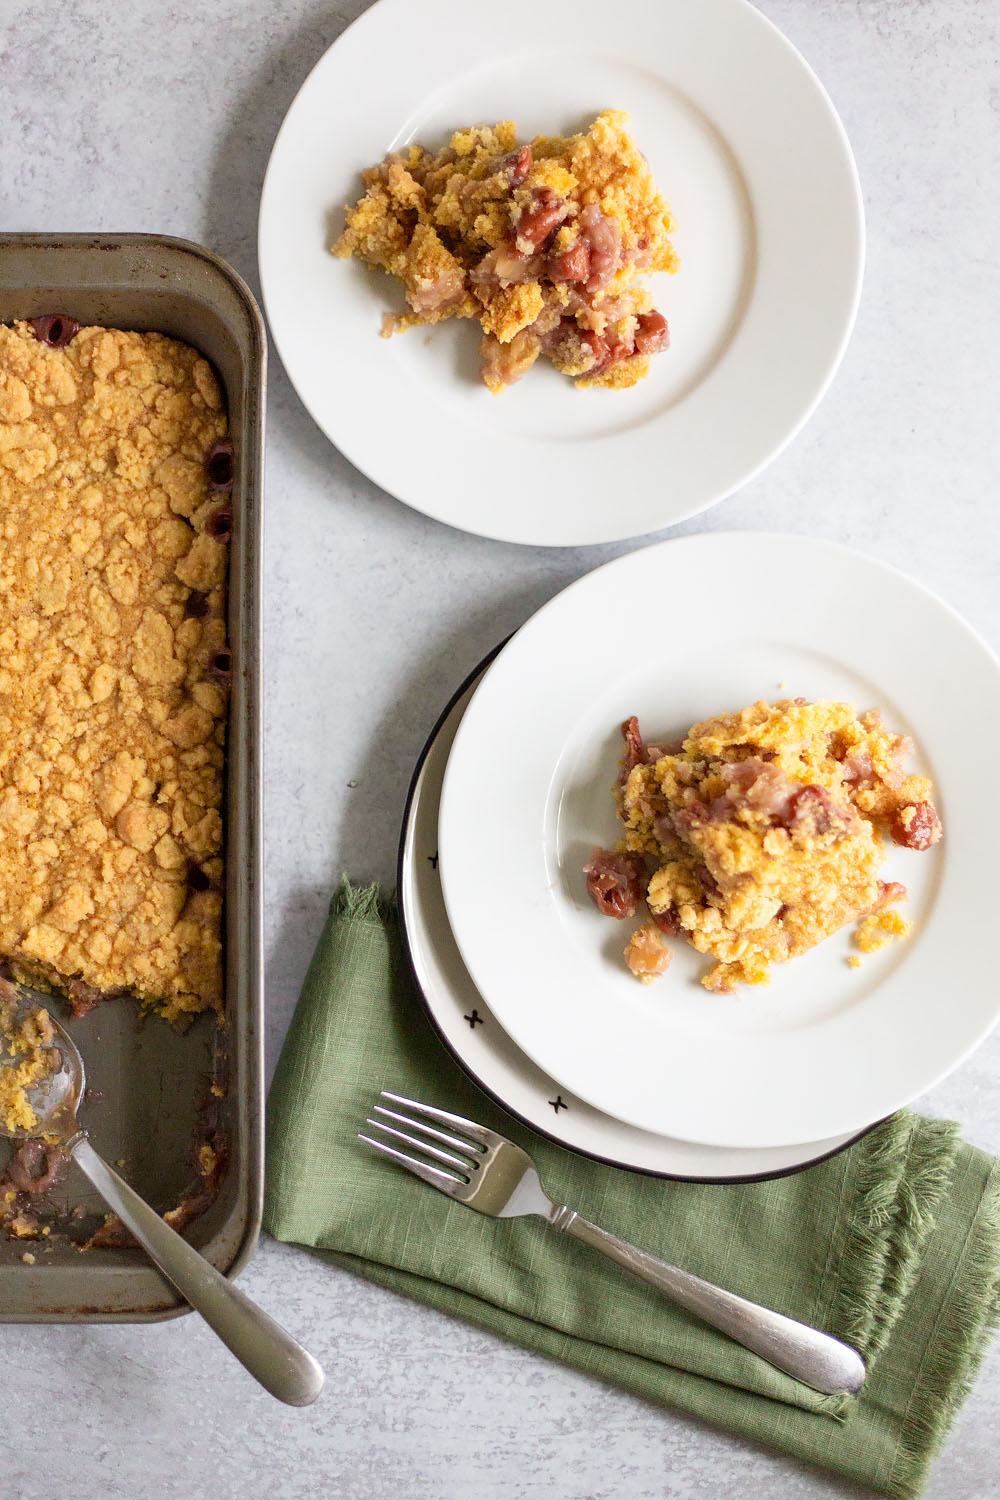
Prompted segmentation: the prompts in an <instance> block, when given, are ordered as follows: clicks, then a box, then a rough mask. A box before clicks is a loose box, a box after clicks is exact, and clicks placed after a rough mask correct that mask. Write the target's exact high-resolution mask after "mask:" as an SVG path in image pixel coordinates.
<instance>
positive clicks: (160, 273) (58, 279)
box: [0, 234, 266, 1322]
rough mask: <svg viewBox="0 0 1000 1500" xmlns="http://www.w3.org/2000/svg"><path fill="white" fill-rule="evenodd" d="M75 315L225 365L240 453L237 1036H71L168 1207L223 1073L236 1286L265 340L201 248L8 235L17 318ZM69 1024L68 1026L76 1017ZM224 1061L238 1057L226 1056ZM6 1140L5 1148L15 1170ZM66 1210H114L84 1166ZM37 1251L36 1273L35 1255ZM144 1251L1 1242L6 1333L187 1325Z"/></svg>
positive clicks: (232, 282) (102, 1134)
mask: <svg viewBox="0 0 1000 1500" xmlns="http://www.w3.org/2000/svg"><path fill="white" fill-rule="evenodd" d="M44 313H68V314H70V315H71V316H72V317H74V318H77V319H78V320H79V321H80V323H81V324H103V325H104V326H106V327H111V328H127V329H138V330H141V331H156V332H159V333H165V334H169V335H171V336H172V337H174V338H178V339H183V340H184V342H185V343H188V344H191V345H193V346H194V347H195V348H196V349H198V350H200V351H201V353H202V354H204V355H205V356H206V358H207V359H208V360H209V361H210V362H211V364H212V366H213V367H214V369H215V372H216V374H217V375H218V376H219V378H220V380H221V383H222V386H223V389H224V391H225V395H226V402H227V407H228V413H229V424H230V432H231V434H232V438H233V444H234V447H235V454H236V465H237V473H236V482H235V484H234V486H233V512H234V532H233V540H232V544H231V548H230V564H229V640H230V644H231V646H232V648H233V654H234V670H233V684H232V694H231V698H230V705H229V728H228V737H227V755H226V791H225V820H226V893H225V915H224V924H225V997H226V1021H225V1026H224V1027H222V1028H217V1027H216V1025H215V1021H214V1019H213V1018H211V1017H209V1016H201V1017H199V1018H198V1020H197V1021H196V1022H195V1024H194V1025H193V1026H192V1027H191V1029H190V1031H189V1032H188V1033H187V1034H186V1035H185V1036H178V1034H177V1033H176V1032H175V1031H174V1030H173V1028H172V1027H170V1026H168V1025H167V1024H166V1023H165V1022H163V1021H162V1020H160V1019H159V1018H158V1017H156V1016H145V1017H144V1016H142V1015H141V1014H140V1012H139V1007H138V1006H137V1005H136V1004H134V1003H133V1002H130V1001H128V1000H118V1001H107V1002H105V1003H104V1004H103V1005H99V1006H98V1007H97V1009H96V1010H94V1011H92V1012H91V1014H90V1015H88V1016H85V1017H83V1018H82V1019H81V1020H78V1021H73V1022H72V1032H73V1035H74V1037H75V1038H76V1041H77V1044H78V1045H79V1047H80V1049H81V1051H82V1052H83V1055H84V1060H85V1063H86V1067H87V1082H88V1092H87V1098H86V1101H85V1104H84V1107H83V1109H82V1110H81V1116H80V1118H81V1121H82V1123H83V1124H84V1125H85V1126H86V1127H87V1129H88V1130H89V1131H90V1132H91V1136H92V1139H93V1142H94V1145H95V1147H96V1148H97V1150H98V1151H100V1152H101V1153H102V1155H104V1156H105V1157H106V1158H107V1159H108V1160H109V1161H110V1162H112V1163H116V1162H117V1163H121V1164H122V1165H121V1168H120V1169H121V1170H122V1172H123V1175H124V1176H125V1177H127V1178H128V1180H129V1181H130V1182H131V1183H132V1184H133V1186H134V1187H136V1188H137V1189H138V1191H139V1192H141V1193H142V1194H143V1195H144V1196H145V1197H147V1198H148V1199H149V1200H150V1201H151V1202H153V1203H154V1204H155V1205H156V1206H157V1207H159V1208H161V1209H162V1208H166V1207H168V1206H170V1205H171V1204H173V1203H175V1202H176V1201H177V1200H178V1198H179V1197H180V1195H181V1194H182V1193H183V1191H184V1189H185V1187H186V1186H187V1185H188V1184H189V1182H190V1180H191V1176H192V1138H193V1132H194V1128H195V1125H196V1122H197V1117H198V1109H199V1104H200V1102H201V1101H202V1100H203V1099H204V1097H205V1093H206V1089H207V1085H208V1081H209V1079H210V1076H211V1074H212V1070H213V1065H215V1066H216V1067H217V1070H218V1064H219V1062H220V1061H221V1072H222V1076H223V1077H224V1079H225V1082H226V1090H227V1091H226V1095H225V1098H224V1100H223V1101H222V1106H221V1123H222V1128H223V1131H224V1135H225V1139H226V1142H227V1148H228V1160H227V1165H226V1168H225V1171H224V1173H223V1176H222V1180H221V1186H220V1190H219V1194H218V1197H217V1199H216V1200H215V1202H214V1203H213V1204H212V1205H211V1207H209V1208H208V1209H207V1210H206V1211H205V1212H204V1213H203V1214H202V1215H201V1216H200V1217H199V1218H197V1219H195V1220H194V1221H193V1222H192V1224H191V1225H190V1227H189V1229H188V1230H187V1231H186V1235H187V1237H188V1238H189V1239H190V1240H191V1242H192V1243H193V1244H195V1245H197V1246H198V1248H199V1249H200V1250H201V1251H202V1252H203V1253H204V1254H205V1255H206V1256H207V1257H208V1259H209V1260H210V1261H211V1262H212V1264H213V1265H215V1266H217V1267H218V1268H219V1270H221V1271H223V1272H225V1273H227V1274H230V1275H232V1274H235V1272H236V1271H238V1270H239V1269H240V1267H241V1266H243V1265H244V1264H245V1263H246V1261H247V1260H248V1259H249V1257H250V1255H251V1254H252V1253H253V1249H254V1246H255V1244H256V1241H257V1234H258V1230H259V1226H260V1214H261V1200H262V1194H263V1154H262V1131H263V1095H262V1088H263V1084H262V1080H263V1061H262V1030H263V1028H262V1015H261V1004H262V1000H261V994H262V983H261V973H262V964H261V912H260V906H261V795H260V776H261V746H260V734H261V726H260V614H259V611H260V602H259V601H260V557H261V547H260V529H261V499H262V496H261V489H262V479H263V443H264V390H265V365H266V340H265V334H264V325H263V321H262V319H261V315H260V312H259V310H258V308H257V305H256V303H255V302H254V299H253V297H252V295H251V293H250V291H249V289H248V288H247V286H246V285H245V283H244V282H243V281H242V280H241V279H240V278H239V276H237V275H236V273H235V272H234V271H233V270H232V269H231V268H230V267H229V266H227V265H226V263H225V262H224V261H222V260H220V259H219V258H218V257H217V256H215V255H213V254H212V253H211V252H210V251H208V250H205V249H203V248H202V247H201V246H199V245H194V244H191V243H190V242H189V241H186V240H179V239H172V238H166V237H161V236H156V235H144V234H126V235H100V236H91V235H79V234H71V235H36V234H15V235H4V236H0V322H11V321H13V320H15V319H18V318H33V317H38V316H40V315H42V314H44ZM57 1013H58V1014H60V1015H64V1011H63V1009H62V1008H61V1007H57ZM217 1054H221V1056H220V1057H217ZM6 1159H7V1143H6V1142H4V1141H0V1167H2V1164H3V1163H4V1162H5V1161H6ZM53 1200H54V1201H55V1202H57V1203H58V1204H59V1205H60V1208H61V1209H62V1210H63V1211H66V1212H68V1211H70V1210H71V1209H72V1208H74V1207H76V1206H78V1205H79V1206H80V1207H81V1208H83V1209H84V1210H85V1211H88V1212H96V1211H100V1204H99V1201H98V1200H97V1199H96V1198H95V1195H94V1194H93V1192H92V1190H91V1189H90V1188H89V1186H88V1184H87V1183H86V1180H85V1179H84V1177H83V1175H82V1174H81V1173H80V1172H78V1171H77V1169H76V1168H75V1167H74V1166H73V1165H72V1163H71V1164H70V1167H69V1170H68V1173H67V1176H66V1180H65V1183H64V1185H63V1187H62V1188H61V1189H57V1190H54V1193H53ZM26 1251H28V1252H29V1253H32V1254H34V1256H35V1264H34V1265H27V1264H25V1262H24V1261H23V1259H22V1257H23V1255H24V1253H25V1252H26ZM187 1310H188V1308H187V1305H186V1304H181V1303H179V1302H178V1299H177V1296H176V1293H175V1292H174V1291H173V1288H172V1287H171V1286H170V1284H169V1283H168V1282H167V1281H165V1280H164V1278H163V1277H161V1276H160V1274H159V1272H158V1271H156V1270H155V1269H154V1268H153V1267H152V1266H151V1265H150V1263H149V1261H148V1260H147V1258H146V1257H145V1255H144V1254H143V1253H142V1252H141V1251H139V1250H129V1249H121V1250H92V1251H86V1252H83V1253H81V1251H80V1250H79V1249H78V1248H76V1247H75V1246H74V1245H72V1244H70V1243H67V1242H65V1241H62V1240H60V1239H59V1237H58V1236H56V1237H55V1243H54V1244H53V1245H52V1247H51V1248H48V1246H47V1242H46V1241H30V1242H29V1241H25V1240H20V1241H17V1240H15V1241H7V1240H5V1239H0V1321H6V1322H142V1321H150V1320H154V1319H160V1318H166V1317H171V1316H174V1315H176V1314H177V1313H180V1312H184V1311H187Z"/></svg>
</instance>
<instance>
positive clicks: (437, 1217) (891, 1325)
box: [265, 881, 1000, 1496]
mask: <svg viewBox="0 0 1000 1500" xmlns="http://www.w3.org/2000/svg"><path fill="white" fill-rule="evenodd" d="M382 1088H387V1089H390V1090H392V1091H393V1092H395V1093H400V1094H405V1095H408V1096H410V1097H411V1098H415V1099H419V1100H422V1101H423V1102H425V1103H427V1104H435V1105H438V1106H440V1107H443V1108H445V1109H450V1110H453V1111H455V1112H457V1113H458V1114H464V1115H467V1116H468V1117H469V1118H471V1119H474V1120H479V1121H481V1122H482V1123H483V1124H486V1125H491V1126H493V1127H495V1128H496V1129H498V1130H500V1131H503V1132H504V1133H505V1134H506V1135H509V1136H510V1137H512V1138H513V1139H514V1140H516V1141H518V1142H520V1144H521V1145H523V1146H524V1147H525V1148H526V1149H527V1150H528V1151H529V1152H530V1153H531V1154H532V1156H533V1158H534V1160H535V1163H536V1165H537V1167H538V1170H539V1173H540V1175H541V1178H542V1182H543V1184H544V1186H545V1188H546V1190H547V1191H548V1193H549V1196H550V1197H552V1198H554V1199H555V1200H556V1201H557V1202H562V1203H568V1204H570V1206H571V1207H573V1208H575V1209H577V1210H579V1212H581V1213H583V1214H586V1215H587V1216H588V1217H589V1218H591V1219H594V1220H596V1221H597V1223H599V1224H601V1225H603V1226H604V1227H605V1228H607V1229H610V1230H612V1231H613V1232H614V1233H615V1234H618V1235H620V1236H622V1237H624V1238H625V1239H627V1240H631V1241H632V1242H633V1243H634V1244H637V1245H640V1246H642V1248H643V1249H646V1250H650V1251H653V1252H654V1253H655V1254H657V1255H660V1256H662V1257H664V1258H665V1259H666V1260H668V1261H672V1262H674V1263H675V1264H677V1265H680V1266H684V1267H685V1268H686V1269H688V1270H690V1271H694V1272H696V1273H697V1274H698V1275H699V1276H704V1277H706V1278H707V1279H708V1280H710V1281H713V1282H717V1283H718V1284H719V1285H721V1286H724V1287H728V1288H729V1289H730V1290H732V1291H734V1292H738V1293H740V1294H742V1295H743V1296H745V1297H750V1298H752V1299H753V1300H754V1301H755V1302H761V1303H764V1304H765V1305H766V1306H768V1307H773V1308H776V1309H777V1310H778V1311H780V1312H783V1313H787V1314H789V1315H790V1316H791V1317H794V1318H799V1319H801V1320H802V1321H804V1322H806V1323H810V1324H812V1325H814V1326H815V1327H818V1328H823V1329H826V1330H827V1331H828V1332H829V1333H832V1334H835V1335H836V1336H837V1337H838V1338H841V1339H843V1340H845V1341H846V1342H847V1343H849V1344H852V1345H853V1346H854V1347H855V1348H857V1349H859V1350H860V1351H861V1353H862V1354H863V1355H864V1356H865V1359H866V1360H867V1361H868V1364H869V1373H868V1378H867V1381H866V1383H865V1385H864V1388H863V1390H862V1391H861V1393H860V1394H859V1395H858V1396H854V1397H839V1396H837V1397H831V1396H822V1395H819V1394H818V1393H817V1392H815V1391H812V1390H810V1389H808V1388H807V1387H805V1386H803V1385H800V1384H798V1383H797V1382H796V1381H794V1380H792V1379H790V1378H789V1377H788V1376H786V1375H782V1374H780V1373H779V1372H778V1371H777V1370H774V1369H772V1368H771V1366H770V1365H768V1364H766V1363H765V1362H764V1361H763V1360H760V1359H758V1358H757V1357H756V1356H754V1355H752V1354H749V1353H748V1352H747V1351H746V1350H744V1349H742V1348H741V1347H740V1346H739V1345H737V1344H734V1343H732V1342H730V1340H728V1339H727V1338H725V1337H724V1336H723V1335H722V1334H720V1333H717V1332H716V1331H715V1330H714V1329H711V1328H708V1327H706V1326H705V1325H703V1324H701V1323H699V1322H697V1321H695V1320H694V1319H692V1318H690V1317H689V1316H688V1315H686V1314H685V1313H683V1312H680V1311H679V1310H678V1309H677V1308H675V1307H673V1306H672V1305H671V1304H670V1303H669V1302H668V1301H667V1300H666V1299H665V1298H664V1297H662V1296H660V1295H659V1294H658V1293H657V1292H655V1291H654V1290H653V1289H652V1288H650V1287H647V1286H646V1285H644V1284H643V1283H642V1282H640V1281H637V1280H635V1279H633V1278H632V1277H630V1276H628V1275H626V1274H624V1273H623V1272H621V1271H619V1270H617V1269H616V1268H615V1267H614V1266H612V1265H611V1264H610V1263H609V1262H607V1261H606V1260H604V1259H603V1258H602V1257H600V1256H598V1255H596V1254H594V1253H593V1252H592V1251H589V1250H588V1249H586V1248H585V1247H584V1246H581V1245H580V1244H578V1243H577V1242H575V1241H574V1240H572V1239H570V1238H569V1237H568V1236H566V1235H561V1234H557V1233H555V1232H554V1231H553V1230H552V1229H551V1228H549V1227H548V1226H547V1225H546V1224H544V1223H543V1222H542V1221H541V1220H540V1219H535V1218H532V1219H504V1220H495V1219H489V1218H486V1217H484V1216H483V1215H481V1214H477V1213H473V1212H472V1211H471V1210H470V1209H467V1208H464V1207H463V1206H462V1205H461V1204H458V1203H453V1202H451V1201H450V1200H449V1199H447V1198H445V1197H443V1196H442V1195H441V1194H440V1193H437V1192H435V1191H434V1189H433V1188H430V1187H427V1186H425V1185H424V1184H423V1183H421V1182H419V1181H418V1180H417V1179H415V1178H413V1177H411V1176H410V1175H409V1174H408V1173H406V1172H404V1171H402V1170H401V1169H400V1168H398V1167H397V1166H395V1165H394V1164H393V1163H392V1162H390V1161H387V1160H385V1159H383V1158H381V1157H379V1156H377V1155H376V1154H375V1153H374V1152H373V1151H371V1150H370V1149H369V1148H368V1147H366V1146H364V1145H362V1143H361V1142H360V1141H358V1140H357V1139H356V1133H357V1131H358V1130H359V1129H364V1125H363V1121H364V1119H365V1116H366V1115H367V1114H368V1113H370V1111H371V1106H372V1104H373V1103H374V1102H375V1101H376V1097H377V1095H378V1092H379V1090H380V1089H382ZM268 1110H269V1118H268V1152H267V1205H266V1214H265V1227H266V1228H267V1229H268V1230H269V1231H270V1233H271V1234H273V1235H275V1236H276V1237H277V1238H278V1239H281V1240H289V1241H295V1242H297V1243H298V1244H301V1245H307V1246H309V1247H311V1248H313V1249H314V1250H319V1251H321V1252H324V1253H327V1254H328V1255H329V1257H330V1259H331V1260H333V1261H335V1262H336V1263H337V1264H338V1265H341V1266H346V1267H349V1268H350V1269H351V1270H354V1271H357V1272H360V1273H361V1274H362V1275H364V1276H367V1277H369V1278H370V1279H371V1280H373V1281H377V1282H379V1283H381V1284H382V1285H383V1286H387V1287H391V1288H392V1289H393V1290H394V1291H398V1292H405V1293H407V1294H408V1295H409V1296H412V1297H417V1298H419V1299H420V1300H421V1301H423V1302H427V1303H429V1304H430V1305H431V1306H433V1307H437V1308H440V1309H442V1310H443V1311H445V1312H450V1313H456V1314H458V1315H459V1316H461V1317H463V1318H468V1319H469V1320H470V1321H471V1322H473V1323H476V1324H478V1325H479V1326H480V1327H483V1328H487V1329H489V1330H491V1331H492V1332H494V1333H497V1334H500V1335H502V1336H503V1337H505V1338H508V1339H513V1340H515V1341H516V1342H517V1343H520V1344H524V1345H525V1346H527V1347H528V1348H530V1349H534V1350H537V1351H538V1352H539V1353H542V1354H547V1355H551V1356H552V1357H553V1358H555V1359H559V1360H562V1361H564V1362H565V1363H566V1364H569V1365H573V1366H575V1367H576V1368H577V1369H580V1370H584V1371H586V1372H587V1373H588V1374H590V1375H596V1376H600V1377H601V1378H602V1379H605V1380H608V1381H611V1382H613V1383H614V1384H616V1385H619V1386H622V1387H624V1388H625V1389H627V1390H630V1391H634V1392H635V1393H636V1394H637V1395H640V1396H644V1397H646V1398H648V1399H650V1400H653V1401H659V1402H662V1403H663V1404H664V1405H667V1406H671V1407H674V1408H675V1409H677V1410H680V1411H685V1412H691V1413H693V1414H694V1415H696V1416H698V1417H700V1418H702V1419H703V1420H705V1421H707V1422H710V1423H713V1424H715V1425H717V1426H719V1427H722V1428H725V1429H726V1430H728V1431H729V1432H732V1433H735V1434H739V1435H742V1436H745V1437H747V1438H750V1439H752V1440H753V1441H755V1442H759V1443H767V1444H770V1445H771V1446H773V1447H775V1448H778V1449H781V1450H783V1451H784V1452H785V1453H789V1454H792V1455H793V1456H794V1457H795V1458H798V1459H803V1460H805V1461H807V1462H812V1463H815V1464H821V1465H823V1466H825V1467H827V1468H830V1469H834V1470H837V1471H838V1472H840V1473H841V1474H843V1475H845V1476H847V1477H848V1478H849V1479H851V1480H852V1481H854V1482H855V1483H860V1484H864V1485H868V1486H870V1487H871V1488H872V1489H875V1490H878V1491H880V1492H882V1493H884V1494H887V1495H895V1496H911V1495H915V1494H917V1493H918V1492H919V1490H920V1487H921V1485H922V1483H923V1480H924V1477H925V1474H926V1470H927V1465H928V1463H929V1460H930V1458H931V1455H932V1454H933V1452H934V1450H935V1448H936V1447H937V1446H938V1445H939V1443H940V1441H941V1439H942V1437H943V1435H944V1433H945V1432H946V1430H947V1428H948V1425H949V1422H950V1421H951V1418H952V1417H953V1416H954V1414H955V1411H956V1410H957V1408H958V1406H959V1404H960V1403H961V1401H962V1398H963V1396H964V1395H965V1393H966V1392H967V1390H968V1387H969V1382H970V1380H971V1378H972V1376H973V1374H974V1372H975V1369H976V1367H977V1365H978V1363H979V1360H980V1358H981V1356H982V1354H983V1351H984V1348H985V1345H986V1342H987V1340H988V1338H989V1335H990V1331H991V1329H992V1328H993V1327H994V1326H995V1323H996V1318H997V1312H998V1300H1000V1165H998V1163H996V1162H994V1161H993V1160H992V1159H991V1158H990V1157H988V1156H986V1155H984V1154H983V1153H982V1152H980V1151H977V1150H975V1149H974V1148H973V1147H971V1146H968V1145H965V1144H963V1143H962V1142H961V1141H960V1140H959V1138H958V1129H957V1127H956V1126H955V1125H952V1124H950V1123H948V1122H945V1121H941V1120H925V1119H921V1118H919V1117H917V1116H915V1115H912V1114H909V1113H907V1112H903V1113H901V1114H897V1115H894V1116H893V1117H892V1118H891V1119H889V1120H886V1121H885V1122H883V1123H882V1124H881V1125H879V1126H878V1127H877V1128H876V1129H875V1130H873V1131H871V1132H870V1134H868V1135H867V1136H865V1137H864V1139H863V1140H861V1141H859V1142H857V1144H855V1145H854V1146H852V1147H851V1148H850V1149H849V1150H847V1151H843V1152H841V1153H840V1155H838V1156H835V1157H832V1158H831V1159H830V1160H829V1161H825V1162H821V1163H820V1164H819V1165H818V1166H814V1167H810V1168H809V1169H808V1170H807V1171H804V1172H800V1173H797V1174H796V1175H794V1176H791V1177H783V1178H779V1179H778V1180H776V1181H772V1182H761V1183H751V1184H745V1185H733V1186H703V1185H698V1184H693V1183H692V1184H688V1183H674V1182H664V1181H658V1180H656V1179H654V1178H649V1177H643V1176H639V1175H637V1174H635V1173H632V1172H626V1171H618V1170H615V1169H614V1168H612V1167H608V1166H603V1165H601V1164H599V1163H597V1162H592V1161H587V1160H585V1159H583V1158H582V1157H578V1156H575V1155H573V1154H572V1153H571V1152H569V1151H566V1150H564V1149H562V1148H561V1147H559V1146H556V1145H554V1144H553V1143H552V1142H550V1141H547V1140H543V1139H541V1138H539V1137H537V1136H535V1135H533V1134H532V1132H531V1131H530V1130H528V1129H527V1128H525V1127H524V1126H522V1125H520V1124H519V1122H517V1121H515V1120H513V1119H511V1118H510V1117H509V1116H507V1115H505V1114H504V1113H503V1111H502V1110H500V1109H499V1108H497V1106H496V1105H494V1104H493V1103H492V1101H491V1100H489V1099H487V1098H486V1097H485V1096H484V1095H483V1094H481V1093H480V1092H479V1091H478V1089H477V1088H476V1087H475V1085H474V1084H472V1083H471V1082H470V1081H469V1079H468V1078H467V1077H466V1076H465V1074H464V1073H463V1072H462V1071H461V1069H460V1068H459V1067H458V1066H457V1065H456V1063H455V1062H454V1061H453V1059H452V1058H451V1057H450V1056H449V1055H448V1054H447V1053H446V1052H445V1050H444V1049H443V1047H442V1046H441V1044H440V1042H439V1041H438V1040H437V1038H436V1036H435V1035H434V1034H433V1032H432V1030H431V1028H430V1026H429V1025H428V1023H427V1020H426V1018H425V1016H424V1015H423V1012H422V1011H421V1009H420V1007H419V1005H418V1003H417V1001H416V998H415V996H414V993H413V984H412V980H411V978H410V975H409V972H408V969H407V965H406V962H405V958H404V956H403V952H402V948H401V944H400V940H399V935H398V932H397V929H396V924H395V918H394V915H393V912H392V908H391V903H388V902H385V901H383V900H382V899H381V898H380V896H379V894H378V891H377V889H374V888H373V889H371V890H367V891H356V890H352V888H351V887H350V885H349V884H348V883H347V882H346V881H345V882H344V883H343V884H342V885H341V888H340V889H339V891H338V892H337V894H336V896H335V897H334V900H333V903H332V905H331V911H330V918H329V920H328V922H327V925H326V928H325V930H324V932H323V935H322V937H321V938H320V942H319V946H318V948H317V950H316V954H315V957H314V958H313V962H312V966H311V968H310V970H309V973H308V975H307V977H306V981H305V985H304V987H303V990H302V996H301V999H300V1001H299V1005H298V1008H297V1010H296V1013H295V1018H294V1020H293V1022H292V1026H291V1030H290V1031H289V1034H288V1038H287V1040H286V1042H285V1046H284V1050H283V1052H282V1055H281V1060H280V1063H279V1066H278V1071H277V1075H276V1077H275V1080H274V1085H273V1087H272V1089H271V1094H270V1099H269V1102H268Z"/></svg>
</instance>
